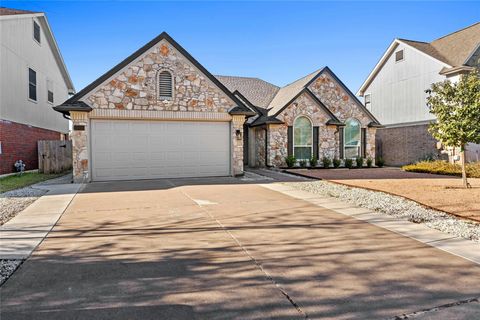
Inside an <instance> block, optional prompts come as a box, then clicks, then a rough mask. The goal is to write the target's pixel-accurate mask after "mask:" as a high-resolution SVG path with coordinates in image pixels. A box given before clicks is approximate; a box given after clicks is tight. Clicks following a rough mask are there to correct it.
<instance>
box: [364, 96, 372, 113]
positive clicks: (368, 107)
mask: <svg viewBox="0 0 480 320" xmlns="http://www.w3.org/2000/svg"><path fill="white" fill-rule="evenodd" d="M367 97H368V101H367ZM371 107H372V94H371V93H367V94H365V108H367V109H369V110H370V108H371Z"/></svg>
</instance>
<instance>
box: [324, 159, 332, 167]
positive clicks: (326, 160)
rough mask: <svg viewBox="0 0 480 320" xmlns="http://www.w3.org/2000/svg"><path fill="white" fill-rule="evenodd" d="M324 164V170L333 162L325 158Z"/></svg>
mask: <svg viewBox="0 0 480 320" xmlns="http://www.w3.org/2000/svg"><path fill="white" fill-rule="evenodd" d="M322 164H323V167H324V168H328V167H330V165H331V164H332V160H330V158H329V157H323V158H322Z"/></svg>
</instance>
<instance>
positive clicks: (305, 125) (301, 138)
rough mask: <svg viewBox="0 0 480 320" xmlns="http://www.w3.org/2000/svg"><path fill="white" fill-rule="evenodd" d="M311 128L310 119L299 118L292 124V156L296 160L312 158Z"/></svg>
mask: <svg viewBox="0 0 480 320" xmlns="http://www.w3.org/2000/svg"><path fill="white" fill-rule="evenodd" d="M312 130H313V126H312V122H311V121H310V119H308V118H307V117H304V116H300V117H298V118H297V119H295V121H294V123H293V155H294V156H295V158H297V160H310V158H311V157H312V144H313V143H312V140H313V139H312V137H313V132H312Z"/></svg>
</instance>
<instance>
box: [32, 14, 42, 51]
mask: <svg viewBox="0 0 480 320" xmlns="http://www.w3.org/2000/svg"><path fill="white" fill-rule="evenodd" d="M32 21H33V23H32V38H33V40H35V42H36V43H38V44H39V45H42V27H41V26H40V23H38V22H37V21H35V20H32ZM35 25H37V26H38V32H39V40H37V39H35Z"/></svg>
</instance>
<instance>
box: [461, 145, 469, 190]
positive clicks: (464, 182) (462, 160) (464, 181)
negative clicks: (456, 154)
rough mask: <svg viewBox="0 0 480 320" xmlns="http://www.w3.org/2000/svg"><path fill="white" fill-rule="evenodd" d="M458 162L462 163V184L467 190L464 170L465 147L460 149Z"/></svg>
mask: <svg viewBox="0 0 480 320" xmlns="http://www.w3.org/2000/svg"><path fill="white" fill-rule="evenodd" d="M460 161H461V162H462V182H463V187H464V188H468V181H467V171H466V170H465V146H461V147H460Z"/></svg>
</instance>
